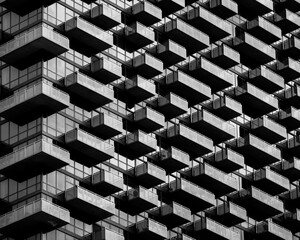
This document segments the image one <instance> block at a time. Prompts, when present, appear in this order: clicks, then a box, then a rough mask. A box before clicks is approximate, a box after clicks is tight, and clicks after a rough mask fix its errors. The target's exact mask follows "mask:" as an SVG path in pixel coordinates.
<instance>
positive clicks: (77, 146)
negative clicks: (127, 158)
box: [64, 128, 115, 167]
mask: <svg viewBox="0 0 300 240" xmlns="http://www.w3.org/2000/svg"><path fill="white" fill-rule="evenodd" d="M64 140H65V143H66V145H67V147H68V148H69V150H70V153H71V159H74V160H75V161H77V162H79V163H81V164H83V165H84V166H86V167H92V166H94V165H96V164H99V163H102V162H104V161H106V160H108V159H111V158H113V157H114V152H115V151H114V146H113V145H111V144H110V143H107V142H105V141H103V140H102V139H100V138H97V137H95V136H94V135H92V134H89V133H88V132H85V131H83V130H81V129H79V128H75V129H73V130H71V131H69V132H67V133H66V134H65V135H64Z"/></svg>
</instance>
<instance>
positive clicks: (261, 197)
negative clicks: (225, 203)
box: [228, 186, 284, 221]
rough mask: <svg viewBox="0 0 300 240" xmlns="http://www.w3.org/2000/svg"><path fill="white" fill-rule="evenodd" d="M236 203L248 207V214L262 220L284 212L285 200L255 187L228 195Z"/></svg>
mask: <svg viewBox="0 0 300 240" xmlns="http://www.w3.org/2000/svg"><path fill="white" fill-rule="evenodd" d="M228 198H229V199H231V201H233V202H234V203H236V204H238V205H240V206H242V207H244V208H246V210H247V213H248V216H249V217H251V218H253V219H255V220H257V221H262V220H264V219H266V218H269V217H273V216H275V215H278V214H280V213H283V212H284V209H283V202H282V201H280V200H279V199H277V198H276V197H273V196H271V195H269V194H267V193H265V192H263V191H261V190H259V189H257V188H255V187H253V186H252V187H251V188H249V189H248V190H245V189H242V190H240V191H239V192H236V193H233V194H232V195H231V196H228Z"/></svg>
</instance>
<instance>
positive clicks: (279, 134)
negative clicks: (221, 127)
mask: <svg viewBox="0 0 300 240" xmlns="http://www.w3.org/2000/svg"><path fill="white" fill-rule="evenodd" d="M247 133H251V134H253V135H255V136H257V137H259V138H260V139H262V140H264V141H266V142H268V143H270V144H275V143H277V142H280V141H282V140H284V139H285V138H286V136H287V131H286V128H285V127H283V126H282V125H280V124H278V123H276V122H274V121H273V120H272V119H271V118H268V117H266V116H263V117H260V118H256V119H253V120H251V121H249V122H247V123H245V124H243V125H241V126H240V135H241V136H243V135H245V134H247Z"/></svg>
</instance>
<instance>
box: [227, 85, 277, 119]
mask: <svg viewBox="0 0 300 240" xmlns="http://www.w3.org/2000/svg"><path fill="white" fill-rule="evenodd" d="M226 93H227V94H228V95H229V96H230V97H232V98H233V99H235V100H236V101H238V102H240V103H241V104H242V106H243V113H245V114H247V115H248V116H250V117H252V118H257V117H260V116H262V115H265V114H268V113H270V112H273V111H276V110H277V109H278V99H277V98H275V97H274V96H273V95H270V94H268V93H266V92H264V91H262V90H260V89H259V88H257V87H255V86H254V85H252V84H250V83H245V84H243V85H241V86H236V87H234V88H232V89H230V90H228V91H227V92H226Z"/></svg>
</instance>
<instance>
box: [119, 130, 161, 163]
mask: <svg viewBox="0 0 300 240" xmlns="http://www.w3.org/2000/svg"><path fill="white" fill-rule="evenodd" d="M117 146H118V148H117V149H118V150H119V154H121V155H122V156H124V157H128V158H129V159H131V160H133V159H135V158H138V157H141V156H144V155H146V154H148V153H151V152H154V151H155V150H156V147H157V140H156V138H154V137H153V136H152V135H151V134H146V133H144V132H142V131H141V130H136V131H134V132H133V133H128V134H127V135H126V136H124V137H122V138H120V139H119V141H118V143H117Z"/></svg>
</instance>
